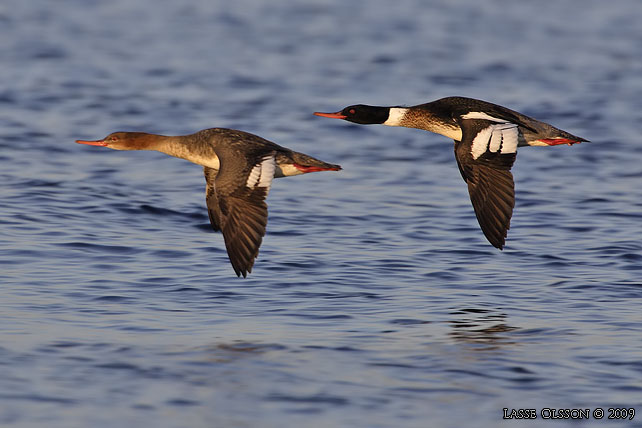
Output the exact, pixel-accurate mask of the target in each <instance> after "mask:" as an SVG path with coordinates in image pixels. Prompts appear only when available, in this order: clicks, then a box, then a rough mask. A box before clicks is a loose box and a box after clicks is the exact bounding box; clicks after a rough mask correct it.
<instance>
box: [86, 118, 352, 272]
mask: <svg viewBox="0 0 642 428" xmlns="http://www.w3.org/2000/svg"><path fill="white" fill-rule="evenodd" d="M76 142H77V143H80V144H88V145H92V146H104V147H109V148H110V149H114V150H156V151H159V152H162V153H166V154H168V155H170V156H174V157H177V158H181V159H186V160H188V161H190V162H193V163H195V164H197V165H202V166H203V167H204V171H205V181H206V183H207V186H206V202H207V210H208V212H209V218H210V223H211V224H212V227H213V228H214V230H215V231H221V232H222V233H223V238H224V240H225V247H226V248H227V255H228V257H229V259H230V262H231V263H232V267H233V268H234V272H236V275H237V276H239V277H240V276H241V275H243V277H244V278H245V277H246V276H247V274H248V273H250V272H252V266H253V265H254V260H255V259H256V257H257V256H258V254H259V247H260V246H261V241H262V240H263V236H264V235H265V228H266V226H267V217H268V212H267V204H266V203H265V198H266V197H267V194H268V192H269V191H270V186H271V185H272V179H273V178H277V177H288V176H291V175H299V174H306V173H309V172H317V171H338V170H340V169H341V166H339V165H333V164H329V163H326V162H323V161H320V160H318V159H315V158H313V157H310V156H308V155H305V154H303V153H299V152H295V151H293V150H290V149H287V148H285V147H281V146H279V145H278V144H275V143H273V142H271V141H268V140H265V139H263V138H261V137H259V136H257V135H253V134H249V133H247V132H243V131H237V130H234V129H225V128H211V129H204V130H202V131H198V132H196V133H194V134H191V135H182V136H171V137H170V136H164V135H156V134H147V133H143V132H115V133H112V134H109V135H108V136H107V137H105V138H103V139H102V140H95V141H87V140H77V141H76Z"/></svg>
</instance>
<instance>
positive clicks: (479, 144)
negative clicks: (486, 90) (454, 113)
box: [462, 113, 519, 159]
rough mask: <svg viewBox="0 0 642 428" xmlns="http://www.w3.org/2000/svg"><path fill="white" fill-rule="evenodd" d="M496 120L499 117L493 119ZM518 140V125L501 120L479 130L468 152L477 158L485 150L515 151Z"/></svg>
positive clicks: (494, 151) (504, 152) (495, 151)
mask: <svg viewBox="0 0 642 428" xmlns="http://www.w3.org/2000/svg"><path fill="white" fill-rule="evenodd" d="M469 114H470V113H469ZM462 117H465V116H462ZM486 120H490V119H486ZM498 120H499V119H495V121H498ZM518 141H519V129H518V126H517V125H515V124H514V123H510V122H506V121H502V123H498V124H496V125H490V126H488V127H486V128H484V129H482V130H481V131H479V132H478V133H477V135H475V138H474V139H473V144H472V147H471V149H470V152H471V154H472V155H473V159H477V158H478V157H480V156H481V155H483V154H484V153H486V151H489V152H491V153H498V152H499V153H501V154H510V153H516V152H517V143H518Z"/></svg>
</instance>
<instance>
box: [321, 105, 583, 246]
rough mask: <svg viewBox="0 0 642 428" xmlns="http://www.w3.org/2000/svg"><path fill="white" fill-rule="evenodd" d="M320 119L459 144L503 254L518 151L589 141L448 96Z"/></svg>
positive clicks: (485, 225) (474, 194)
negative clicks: (426, 134)
mask: <svg viewBox="0 0 642 428" xmlns="http://www.w3.org/2000/svg"><path fill="white" fill-rule="evenodd" d="M314 114H315V115H317V116H322V117H329V118H333V119H344V120H347V121H349V122H353V123H358V124H362V125H370V124H383V125H388V126H403V127H406V128H418V129H423V130H425V131H430V132H434V133H437V134H441V135H443V136H445V137H448V138H452V139H453V140H455V158H456V159H457V165H458V166H459V171H460V172H461V175H462V177H463V179H464V181H465V182H466V183H468V193H469V194H470V200H471V202H472V204H473V208H474V210H475V215H476V216H477V220H478V221H479V225H480V226H481V229H482V231H483V232H484V235H485V236H486V238H487V239H488V241H489V242H490V243H491V244H492V245H493V246H494V247H496V248H499V249H500V250H501V249H503V248H504V244H505V241H506V234H507V232H508V229H509V228H510V219H511V217H512V215H513V207H514V206H515V185H514V183H513V174H512V173H511V171H510V170H511V167H512V166H513V162H515V156H516V154H517V147H521V146H555V145H558V144H568V145H572V144H575V143H580V142H582V141H588V140H585V139H584V138H580V137H577V136H575V135H573V134H570V133H568V132H566V131H562V130H561V129H557V128H555V127H554V126H552V125H549V124H548V123H544V122H540V121H538V120H535V119H533V118H530V117H528V116H525V115H523V114H521V113H518V112H516V111H513V110H510V109H508V108H506V107H502V106H500V105H497V104H492V103H489V102H486V101H481V100H476V99H473V98H464V97H447V98H442V99H439V100H436V101H432V102H429V103H426V104H420V105H416V106H412V107H398V106H396V107H379V106H369V105H363V104H359V105H352V106H349V107H346V108H344V109H343V110H341V111H339V112H336V113H320V112H316V113H314Z"/></svg>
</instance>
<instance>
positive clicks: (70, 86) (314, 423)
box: [0, 0, 642, 428]
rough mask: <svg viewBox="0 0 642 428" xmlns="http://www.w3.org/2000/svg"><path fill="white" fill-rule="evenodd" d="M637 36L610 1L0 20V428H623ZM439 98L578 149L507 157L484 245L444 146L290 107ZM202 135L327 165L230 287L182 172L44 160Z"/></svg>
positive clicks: (639, 182)
mask: <svg viewBox="0 0 642 428" xmlns="http://www.w3.org/2000/svg"><path fill="white" fill-rule="evenodd" d="M54 3H55V4H54ZM641 20H642V3H640V2H639V1H638V0H623V1H620V2H617V3H609V2H603V1H596V0H595V1H585V0H575V1H565V2H558V1H552V0H550V1H549V0H545V1H538V2H509V1H503V0H491V1H484V2H480V1H475V0H466V1H464V0H462V1H457V2H451V1H447V0H441V1H431V2H427V1H421V0H396V1H394V2H390V1H382V0H373V1H368V2H361V1H354V2H351V1H339V0H313V1H305V2H303V1H301V2H297V1H294V0H290V1H275V2H261V1H252V0H237V1H234V2H222V1H221V2H218V1H207V0H185V1H181V2H171V1H168V0H161V1H151V0H141V1H136V2H131V1H129V0H114V1H110V2H99V1H84V0H63V1H58V2H50V1H45V0H31V1H28V2H25V1H17V0H16V1H13V0H9V1H8V2H6V1H5V2H3V3H2V4H0V34H1V35H2V37H0V59H1V63H0V65H1V66H0V82H2V84H1V85H0V186H1V187H0V224H1V231H2V233H1V234H0V264H1V267H0V284H1V285H0V426H3V427H5V426H7V427H9V426H11V427H51V428H58V427H60V428H69V427H92V428H104V427H141V426H149V427H151V426H153V427H275V428H276V427H468V426H475V427H496V426H510V427H514V426H519V427H531V426H533V427H539V426H545V427H553V426H569V425H572V426H576V427H577V426H582V427H584V426H600V427H602V426H614V427H615V426H617V427H633V426H638V427H639V426H642V341H641V338H642V310H641V309H640V308H641V307H642V139H641V138H640V134H641V131H642V125H641V124H642V50H641V48H640V47H641V46H642V31H641V30H640V22H641ZM450 95H462V96H469V97H474V98H481V99H485V100H488V101H491V102H496V103H499V104H502V105H506V106H508V107H511V108H513V109H516V110H519V111H521V112H523V113H525V114H529V115H532V116H534V117H536V118H538V119H541V120H544V121H548V122H550V123H552V124H554V125H555V126H557V127H560V128H562V129H565V130H567V131H569V132H572V133H574V134H577V135H580V136H582V137H584V138H587V139H589V140H591V141H592V142H591V143H586V144H580V145H575V146H572V147H568V146H560V147H553V148H525V149H521V150H520V152H519V156H518V159H517V161H516V164H515V166H514V168H513V172H514V175H515V181H516V187H517V202H516V208H515V213H514V217H513V221H512V225H511V230H510V232H509V235H508V240H507V247H506V249H505V250H504V251H503V252H500V251H498V250H496V249H494V248H492V247H491V246H490V245H489V244H488V243H487V242H486V241H485V239H484V237H483V235H482V233H481V231H480V230H479V227H478V226H477V222H476V220H475V217H474V214H473V210H472V207H471V205H470V201H469V198H468V194H467V189H466V186H465V183H464V182H463V181H462V180H461V177H460V175H459V171H458V170H457V167H456V164H455V161H454V156H453V149H452V141H450V140H447V139H445V138H444V137H441V136H439V135H434V134H429V133H426V132H423V131H419V130H413V129H403V128H388V127H382V126H358V125H352V124H349V123H346V122H343V121H332V120H329V119H323V118H319V117H316V116H313V115H312V112H313V111H336V110H339V109H340V108H342V107H344V106H346V105H349V104H355V103H366V104H375V105H402V104H406V105H413V104H419V103H423V102H428V101H431V100H434V99H437V98H440V97H444V96H450ZM215 126H217V127H231V128H237V129H242V130H245V131H249V132H253V133H256V134H259V135H261V136H263V137H265V138H267V139H269V140H272V141H274V142H276V143H278V144H281V145H284V146H286V147H290V148H292V149H294V150H298V151H302V152H305V153H308V154H310V155H312V156H316V157H319V158H321V159H323V160H326V161H327V162H332V163H340V164H341V165H342V166H343V167H344V170H343V171H341V172H337V173H330V172H328V173H318V174H317V173H315V174H309V175H306V176H300V177H293V178H287V179H279V180H277V181H275V182H274V183H273V184H274V185H273V187H272V190H271V193H270V195H269V198H268V204H269V209H270V218H269V224H268V233H267V235H266V237H265V240H264V242H263V245H262V247H261V253H260V256H259V258H258V260H257V262H256V265H255V268H254V272H253V273H252V274H251V275H250V276H249V277H248V279H246V280H243V279H238V278H236V276H235V275H234V272H233V270H232V268H231V266H230V264H229V262H228V260H227V256H226V253H225V251H224V244H223V240H222V237H221V235H219V234H215V233H213V232H212V231H211V228H210V226H209V224H208V218H207V213H206V209H205V200H204V199H205V198H204V186H205V185H204V179H203V176H202V170H201V168H200V167H198V166H195V165H193V164H190V163H188V162H185V161H182V160H177V159H173V158H170V157H168V156H165V155H162V154H159V153H154V152H116V151H111V150H107V149H103V148H99V147H89V146H80V145H77V144H75V143H74V140H75V139H96V138H101V137H103V136H105V135H107V134H108V133H110V132H112V131H117V130H139V131H147V132H156V133H162V134H169V135H178V134H184V133H190V132H194V131H197V130H199V129H203V128H208V127H215ZM610 407H617V408H626V409H629V408H633V409H635V410H636V411H637V414H636V415H635V417H634V418H633V420H629V419H626V420H609V419H608V416H609V413H608V408H610ZM504 408H507V409H509V410H510V409H536V415H537V419H536V420H530V421H529V420H503V409H504ZM546 408H553V409H590V410H591V412H593V411H594V410H595V409H598V408H602V409H604V412H605V416H604V418H603V419H601V420H597V419H594V418H593V417H591V419H589V420H583V421H579V422H576V423H572V422H569V421H564V420H544V419H543V418H542V416H543V415H542V413H541V412H542V410H543V409H546Z"/></svg>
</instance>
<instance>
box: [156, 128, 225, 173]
mask: <svg viewBox="0 0 642 428" xmlns="http://www.w3.org/2000/svg"><path fill="white" fill-rule="evenodd" d="M147 150H156V151H158V152H162V153H165V154H168V155H170V156H174V157H176V158H180V159H185V160H188V161H190V162H192V163H195V164H197V165H202V166H207V167H210V168H214V169H219V166H220V164H219V160H218V156H217V155H216V152H215V151H214V148H213V147H212V145H211V144H207V143H206V142H205V141H203V140H200V139H197V138H194V137H193V136H192V135H185V136H165V135H155V136H154V138H153V139H150V142H149V143H148V146H147Z"/></svg>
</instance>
